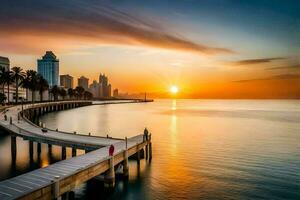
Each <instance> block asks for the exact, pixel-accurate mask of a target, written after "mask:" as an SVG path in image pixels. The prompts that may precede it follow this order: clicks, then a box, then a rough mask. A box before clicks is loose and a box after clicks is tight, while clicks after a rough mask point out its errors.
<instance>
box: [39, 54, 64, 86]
mask: <svg viewBox="0 0 300 200" xmlns="http://www.w3.org/2000/svg"><path fill="white" fill-rule="evenodd" d="M37 65H38V66H37V71H38V73H39V74H41V75H42V76H43V77H44V78H45V79H46V80H47V81H48V83H49V86H50V87H51V86H54V85H59V60H58V59H56V56H55V55H54V53H53V52H52V51H47V52H46V54H45V55H44V56H43V57H42V59H38V60H37Z"/></svg>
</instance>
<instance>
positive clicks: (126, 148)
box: [123, 137, 129, 177]
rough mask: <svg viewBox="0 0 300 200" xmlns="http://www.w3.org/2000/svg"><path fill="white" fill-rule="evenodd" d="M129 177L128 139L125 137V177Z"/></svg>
mask: <svg viewBox="0 0 300 200" xmlns="http://www.w3.org/2000/svg"><path fill="white" fill-rule="evenodd" d="M128 175H129V165H128V146H127V137H125V151H124V165H123V176H124V177H128Z"/></svg>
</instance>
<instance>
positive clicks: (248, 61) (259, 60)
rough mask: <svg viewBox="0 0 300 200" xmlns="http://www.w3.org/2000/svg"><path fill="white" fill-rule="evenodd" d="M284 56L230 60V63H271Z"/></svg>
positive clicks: (239, 64) (235, 64) (236, 64)
mask: <svg viewBox="0 0 300 200" xmlns="http://www.w3.org/2000/svg"><path fill="white" fill-rule="evenodd" d="M283 59H285V58H284V57H274V58H259V59H246V60H238V61H232V62H229V64H230V65H234V66H242V65H256V64H261V63H269V62H272V61H274V60H283Z"/></svg>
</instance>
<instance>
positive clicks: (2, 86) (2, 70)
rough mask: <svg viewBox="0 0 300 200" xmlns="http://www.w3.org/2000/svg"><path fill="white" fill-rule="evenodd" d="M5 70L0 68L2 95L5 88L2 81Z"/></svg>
mask: <svg viewBox="0 0 300 200" xmlns="http://www.w3.org/2000/svg"><path fill="white" fill-rule="evenodd" d="M5 71H6V70H5V68H4V67H1V66H0V85H1V89H2V93H3V94H4V86H5V81H4V73H5Z"/></svg>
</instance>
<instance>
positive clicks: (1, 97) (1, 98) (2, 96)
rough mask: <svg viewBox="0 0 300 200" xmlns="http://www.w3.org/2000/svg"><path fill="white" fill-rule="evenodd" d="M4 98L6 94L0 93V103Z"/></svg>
mask: <svg viewBox="0 0 300 200" xmlns="http://www.w3.org/2000/svg"><path fill="white" fill-rule="evenodd" d="M5 100H6V96H5V94H4V93H0V103H1V104H3V103H4V102H5Z"/></svg>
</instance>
